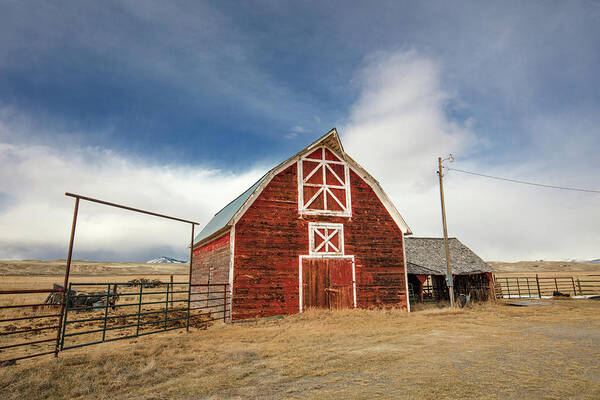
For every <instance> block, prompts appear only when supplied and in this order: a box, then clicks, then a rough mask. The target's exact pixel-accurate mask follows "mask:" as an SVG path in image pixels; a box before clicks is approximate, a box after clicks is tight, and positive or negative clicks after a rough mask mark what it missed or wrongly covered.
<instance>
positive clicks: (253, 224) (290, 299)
mask: <svg viewBox="0 0 600 400" xmlns="http://www.w3.org/2000/svg"><path fill="white" fill-rule="evenodd" d="M350 183H351V196H352V218H343V217H328V216H303V217H302V218H300V217H299V215H298V197H297V196H298V186H297V172H296V164H293V165H292V166H290V167H289V168H287V169H286V170H284V171H282V172H281V173H279V174H278V175H277V176H275V177H274V178H273V180H272V181H271V182H270V183H269V184H268V185H267V187H266V188H265V189H264V190H263V192H262V193H261V194H260V196H259V197H258V198H257V199H256V201H255V202H254V203H253V204H252V206H251V207H250V208H249V209H248V210H247V211H246V213H245V214H244V215H243V217H242V218H241V219H240V220H239V221H238V222H237V224H236V227H235V243H234V284H233V287H234V293H233V302H234V304H233V319H244V318H253V317H265V316H272V315H279V314H291V313H297V312H298V310H299V307H298V301H299V290H298V265H299V264H298V262H299V259H298V257H299V256H300V255H305V254H308V253H309V250H308V223H309V222H336V223H343V224H344V236H345V238H344V239H345V254H347V255H354V256H355V261H356V280H357V293H356V294H357V305H358V307H362V308H369V307H390V306H394V307H401V308H406V306H407V302H406V289H405V288H406V284H405V281H404V280H405V279H404V276H405V275H404V268H405V267H404V260H403V257H404V254H403V246H402V234H401V231H400V229H399V228H398V226H397V225H396V224H395V223H394V221H393V220H392V218H391V216H390V215H389V213H388V212H387V210H386V209H385V207H384V206H383V204H381V202H380V201H379V198H378V197H377V195H376V194H375V193H374V192H373V190H372V189H371V187H370V186H369V185H368V184H367V183H366V182H365V181H364V180H363V179H362V178H361V177H359V176H358V175H357V174H356V173H354V172H353V171H352V170H350Z"/></svg>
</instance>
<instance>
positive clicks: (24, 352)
mask: <svg viewBox="0 0 600 400" xmlns="http://www.w3.org/2000/svg"><path fill="white" fill-rule="evenodd" d="M65 195H66V196H69V197H73V198H74V199H75V206H74V210H73V220H72V224H71V235H70V240H69V247H68V253H67V261H66V267H65V274H64V284H63V285H62V286H60V285H54V288H52V289H13V288H6V289H7V290H1V289H2V288H0V338H1V341H0V365H1V364H5V363H14V362H16V361H17V360H22V359H26V358H32V357H37V356H42V355H47V354H54V355H55V356H58V354H59V351H60V350H61V349H68V348H74V347H80V346H81V345H82V343H81V342H85V343H86V344H83V345H89V344H94V343H102V342H106V341H112V340H118V339H125V338H129V337H137V336H142V335H147V334H150V333H156V332H164V331H167V330H171V329H177V328H186V329H189V327H190V324H192V325H194V324H196V323H199V324H206V323H208V322H210V321H212V320H216V319H221V318H222V319H223V320H226V319H227V317H228V316H229V310H228V308H227V307H228V297H227V296H228V289H227V287H228V285H227V284H226V283H222V284H206V285H192V284H191V278H192V260H193V241H194V227H195V225H198V223H197V222H194V221H189V220H185V219H181V218H175V217H171V216H168V215H164V214H158V213H155V212H151V211H146V210H142V209H139V208H133V207H129V206H125V205H121V204H117V203H111V202H108V201H104V200H99V199H94V198H91V197H86V196H82V195H79V194H73V193H65ZM81 200H85V201H89V202H94V203H98V204H103V205H106V206H110V207H116V208H120V209H124V210H128V211H133V212H137V213H141V214H146V215H151V216H154V217H160V218H166V219H170V220H174V221H178V222H183V223H186V224H190V225H191V228H192V229H191V239H190V268H189V277H188V282H184V283H171V282H168V283H161V284H159V285H157V286H156V287H154V288H146V289H147V290H144V288H145V287H144V284H140V285H131V284H130V283H87V284H79V283H77V284H76V283H70V281H69V277H70V270H71V260H72V255H73V245H74V241H75V228H76V225H77V214H78V210H79V202H80V201H81ZM67 287H68V288H69V290H64V288H67ZM90 287H93V289H91V288H90ZM211 287H214V288H215V289H216V290H212V289H211ZM82 289H83V290H82ZM219 289H220V290H219ZM148 290H150V291H148ZM217 294H218V296H219V298H218V299H217V298H209V296H214V295H217ZM221 295H222V297H221ZM44 297H45V299H44ZM121 297H122V298H123V299H128V298H132V299H137V301H133V302H127V301H126V302H120V303H121V304H117V303H116V301H115V299H117V298H121ZM203 302H204V304H201V303H203ZM176 304H178V308H175V305H176ZM182 305H184V306H183V307H182ZM131 309H133V310H134V311H135V312H130V311H129V312H124V311H125V310H131ZM119 311H121V312H120V313H119ZM157 315H161V317H160V318H158V319H157V318H156V316H157ZM217 315H218V317H217ZM132 320H133V321H135V322H134V323H133V322H131V321H132ZM182 321H183V323H182ZM90 326H91V327H92V329H89V328H90ZM130 328H135V334H133V333H132V332H131V329H130ZM148 328H154V329H152V331H149V330H148ZM127 329H129V331H128V330H127ZM113 332H114V336H111V335H112V334H113ZM91 334H99V335H101V336H100V337H101V339H95V340H91V341H86V340H83V341H82V340H79V338H80V337H84V336H85V335H91ZM88 337H89V336H88Z"/></svg>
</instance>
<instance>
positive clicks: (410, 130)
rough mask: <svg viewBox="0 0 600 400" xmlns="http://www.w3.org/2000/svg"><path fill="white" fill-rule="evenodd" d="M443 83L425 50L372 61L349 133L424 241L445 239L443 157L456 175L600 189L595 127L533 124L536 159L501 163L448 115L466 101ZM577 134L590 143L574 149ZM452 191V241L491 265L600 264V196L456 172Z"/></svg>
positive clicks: (536, 119)
mask: <svg viewBox="0 0 600 400" xmlns="http://www.w3.org/2000/svg"><path fill="white" fill-rule="evenodd" d="M440 76H442V66H441V65H440V64H438V63H437V62H435V61H434V60H432V59H431V58H428V57H424V56H422V55H421V54H419V53H417V52H415V51H409V52H392V53H379V54H377V55H375V56H372V57H369V58H367V60H366V62H365V64H364V67H363V68H362V69H361V70H360V71H359V73H358V74H357V78H356V82H355V83H356V85H357V86H358V88H359V93H360V94H359V96H358V98H357V100H356V102H355V103H354V105H353V107H352V108H351V111H350V113H349V116H348V118H347V121H346V123H345V124H344V126H343V127H342V129H341V134H342V136H343V137H342V139H343V141H344V145H345V147H346V149H347V150H348V152H349V153H350V154H351V155H352V156H353V157H355V158H356V159H357V161H359V162H360V163H362V164H363V165H364V166H365V167H366V168H367V169H368V170H369V171H370V172H371V173H372V174H373V175H374V176H375V177H376V178H377V179H378V180H380V182H381V183H382V185H383V186H384V188H385V189H386V191H387V192H388V194H389V195H390V197H391V198H392V199H393V200H394V202H395V204H396V205H397V207H398V209H399V211H400V212H401V214H402V215H403V216H404V217H405V219H406V220H407V222H408V224H409V225H410V226H411V228H412V230H413V232H414V233H415V236H437V237H439V236H441V232H442V229H441V215H440V202H439V188H438V177H437V174H436V170H437V157H439V156H444V157H445V156H447V155H448V154H449V153H453V154H454V155H455V156H456V162H455V164H451V166H456V167H457V168H460V169H465V170H470V171H479V172H483V173H488V174H491V175H496V176H504V177H509V178H515V179H527V180H532V181H538V182H543V183H550V184H557V185H561V184H564V185H567V186H568V184H570V185H574V184H575V185H577V184H579V185H580V186H589V185H590V184H591V183H592V182H597V179H595V178H594V176H593V171H594V169H589V170H586V169H585V168H583V166H582V164H581V163H582V161H581V157H580V156H581V155H583V154H589V153H590V152H591V150H590V148H589V146H590V145H591V144H595V143H597V139H592V138H591V137H590V135H589V133H588V134H586V133H585V130H586V129H589V128H590V127H592V126H593V123H591V122H590V121H589V118H577V119H578V120H584V121H585V123H584V122H581V123H574V122H575V121H574V119H575V118H574V117H573V116H572V115H567V116H556V115H554V116H552V117H551V118H548V117H546V116H544V115H535V116H534V115H532V116H531V121H532V122H531V126H530V129H529V130H528V131H527V132H526V139H525V140H524V141H525V142H530V143H531V145H530V146H531V147H530V148H521V149H520V154H527V155H528V156H527V157H523V156H520V158H519V159H516V160H515V159H514V158H513V159H511V158H510V157H505V159H507V160H508V161H503V162H498V161H497V158H496V157H495V154H496V153H504V152H506V149H505V148H503V147H502V146H501V145H497V146H496V147H494V146H491V145H490V144H489V143H488V142H486V141H485V140H483V139H482V138H481V137H480V136H478V134H477V132H475V131H474V129H473V128H472V125H473V124H472V121H470V120H469V119H466V120H464V121H462V122H461V121H456V120H454V119H452V118H451V117H450V116H449V114H448V112H447V110H448V109H451V108H452V107H453V106H454V105H455V104H460V103H461V102H462V100H461V99H460V98H457V97H456V96H451V95H450V94H448V93H447V92H446V91H445V90H444V88H443V84H442V82H441V80H440ZM557 119H558V120H557ZM592 119H593V120H597V118H592ZM596 126H597V125H596ZM567 127H568V131H569V132H570V133H571V134H573V135H574V136H575V137H580V136H581V137H588V138H590V139H589V140H587V141H586V142H585V143H579V144H575V143H572V141H569V140H568V139H567V137H566V136H565V135H564V130H563V131H562V132H563V133H562V134H561V133H560V131H561V128H562V129H564V128H567ZM542 128H543V129H542ZM578 130H579V131H578ZM542 131H543V132H544V133H543V134H541V133H540V132H542ZM499 143H500V144H502V141H499ZM566 143H569V145H568V146H565V144H566ZM586 143H587V146H586ZM557 148H564V149H565V151H557ZM595 148H597V147H595ZM558 153H560V157H562V160H561V162H560V163H557V162H556V159H557V157H559V155H558ZM491 160H496V161H495V162H492V161H491ZM587 163H588V164H589V163H590V161H589V160H588V161H587ZM445 188H446V201H447V203H446V205H447V212H448V227H449V234H450V235H452V236H457V237H458V238H459V239H461V240H462V241H464V242H465V243H466V244H467V245H469V246H472V247H473V249H474V250H475V251H476V252H478V253H479V254H480V255H481V256H483V257H484V258H486V259H488V260H491V259H497V260H518V259H568V258H574V257H578V258H597V257H598V256H599V253H598V252H599V251H600V250H599V249H598V247H597V243H599V242H600V232H599V231H598V229H597V226H596V224H595V223H594V222H593V221H598V219H599V218H600V211H599V210H600V208H599V207H598V200H599V196H596V195H589V194H582V193H575V192H560V191H555V190H549V189H539V188H533V187H523V186H520V185H515V184H511V183H502V182H497V181H489V180H485V179H483V178H478V177H473V176H468V175H461V174H460V173H458V172H456V171H449V173H447V175H446V180H445ZM565 233H568V235H565Z"/></svg>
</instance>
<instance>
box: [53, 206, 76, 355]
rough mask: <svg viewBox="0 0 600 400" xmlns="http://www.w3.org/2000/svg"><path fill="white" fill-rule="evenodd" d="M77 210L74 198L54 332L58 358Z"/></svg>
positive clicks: (55, 350)
mask: <svg viewBox="0 0 600 400" xmlns="http://www.w3.org/2000/svg"><path fill="white" fill-rule="evenodd" d="M78 210H79V197H76V198H75V208H74V209H73V222H72V223H71V237H70V239H69V250H68V253H67V266H66V267H65V281H64V283H63V293H62V296H61V303H60V318H59V320H58V328H57V332H56V347H55V348H54V357H58V350H59V349H58V347H59V346H58V345H59V341H60V340H61V337H62V331H63V330H64V327H63V321H65V319H64V317H65V315H64V314H65V301H66V293H65V292H64V291H65V290H67V284H68V283H69V275H70V273H71V258H72V256H73V243H74V242H75V227H76V226H77V212H78Z"/></svg>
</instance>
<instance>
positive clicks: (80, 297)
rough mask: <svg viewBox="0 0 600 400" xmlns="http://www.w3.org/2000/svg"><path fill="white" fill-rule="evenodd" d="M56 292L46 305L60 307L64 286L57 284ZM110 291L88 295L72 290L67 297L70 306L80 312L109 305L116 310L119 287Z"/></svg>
mask: <svg viewBox="0 0 600 400" xmlns="http://www.w3.org/2000/svg"><path fill="white" fill-rule="evenodd" d="M54 290H55V292H53V293H51V294H50V295H48V297H47V298H46V301H45V302H44V303H45V304H46V305H48V306H56V307H59V306H60V305H61V300H62V292H63V290H64V289H63V286H62V285H59V284H56V283H55V284H54ZM108 290H109V289H107V290H104V291H94V292H90V293H86V292H80V291H77V290H74V289H71V290H69V293H68V295H67V299H68V306H69V307H77V308H78V309H80V310H92V309H93V308H94V307H98V306H105V305H107V303H108V306H109V307H111V308H112V309H114V308H115V304H116V303H117V301H118V300H119V292H118V290H117V285H114V286H113V287H112V289H110V292H109V291H108Z"/></svg>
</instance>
